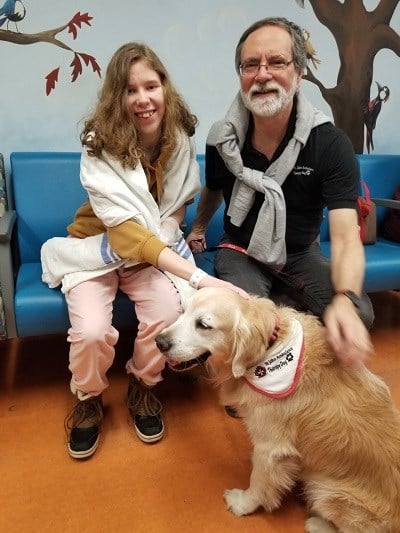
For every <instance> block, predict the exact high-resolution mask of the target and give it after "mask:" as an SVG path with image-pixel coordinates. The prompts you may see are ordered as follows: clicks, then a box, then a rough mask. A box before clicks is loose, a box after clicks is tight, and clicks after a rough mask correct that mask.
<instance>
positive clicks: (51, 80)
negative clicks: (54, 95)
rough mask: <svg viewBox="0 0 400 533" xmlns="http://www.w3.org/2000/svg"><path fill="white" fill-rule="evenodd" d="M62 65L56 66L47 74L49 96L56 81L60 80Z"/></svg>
mask: <svg viewBox="0 0 400 533" xmlns="http://www.w3.org/2000/svg"><path fill="white" fill-rule="evenodd" d="M59 71H60V67H58V68H55V69H54V70H52V71H51V72H50V73H49V74H47V76H46V96H49V94H50V93H51V91H52V90H53V89H54V88H55V86H56V83H57V82H58V73H59Z"/></svg>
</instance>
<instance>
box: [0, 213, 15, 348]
mask: <svg viewBox="0 0 400 533" xmlns="http://www.w3.org/2000/svg"><path fill="white" fill-rule="evenodd" d="M16 219H17V214H16V212H15V211H12V210H10V211H6V212H5V213H4V215H3V216H2V217H1V218H0V289H1V295H2V298H3V305H4V314H5V320H6V324H5V326H6V336H7V338H9V339H12V338H14V337H16V336H17V328H16V323H15V312H14V291H15V287H14V284H15V279H14V269H13V258H12V249H11V236H12V231H13V228H14V225H15V221H16Z"/></svg>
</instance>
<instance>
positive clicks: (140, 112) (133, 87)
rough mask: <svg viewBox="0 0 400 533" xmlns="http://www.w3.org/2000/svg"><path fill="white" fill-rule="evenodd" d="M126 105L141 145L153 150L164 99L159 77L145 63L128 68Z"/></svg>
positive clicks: (160, 121) (161, 118)
mask: <svg viewBox="0 0 400 533" xmlns="http://www.w3.org/2000/svg"><path fill="white" fill-rule="evenodd" d="M126 105H127V108H128V112H129V115H130V116H131V118H132V120H133V121H134V123H135V126H136V128H137V130H138V132H139V137H140V141H141V144H142V145H143V147H146V148H154V147H155V146H156V145H157V143H158V142H159V140H160V136H161V130H162V121H163V118H164V114H165V98H164V90H163V87H162V84H161V79H160V76H159V75H158V73H157V72H156V71H155V70H153V69H152V68H151V67H149V65H148V64H147V63H146V62H145V61H137V62H136V63H133V64H132V65H131V67H130V70H129V76H128V85H127V96H126Z"/></svg>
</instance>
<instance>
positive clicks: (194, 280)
mask: <svg viewBox="0 0 400 533" xmlns="http://www.w3.org/2000/svg"><path fill="white" fill-rule="evenodd" d="M206 276H208V274H207V272H204V270H201V268H196V270H195V271H194V272H193V274H192V275H191V276H190V279H189V285H190V286H191V287H193V289H198V288H199V285H200V282H201V280H202V279H203V278H205V277H206Z"/></svg>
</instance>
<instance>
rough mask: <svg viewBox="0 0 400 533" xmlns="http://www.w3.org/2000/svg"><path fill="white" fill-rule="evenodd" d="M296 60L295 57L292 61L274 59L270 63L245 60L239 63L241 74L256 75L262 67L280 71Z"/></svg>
mask: <svg viewBox="0 0 400 533" xmlns="http://www.w3.org/2000/svg"><path fill="white" fill-rule="evenodd" d="M293 62H294V59H291V60H290V61H283V60H282V59H272V60H271V61H269V63H258V61H245V62H244V63H242V64H241V65H239V73H240V75H241V76H256V75H257V74H258V72H259V70H260V68H261V67H265V68H266V69H267V70H269V71H271V72H279V71H281V70H285V69H287V67H288V66H289V65H290V64H291V63H293Z"/></svg>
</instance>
